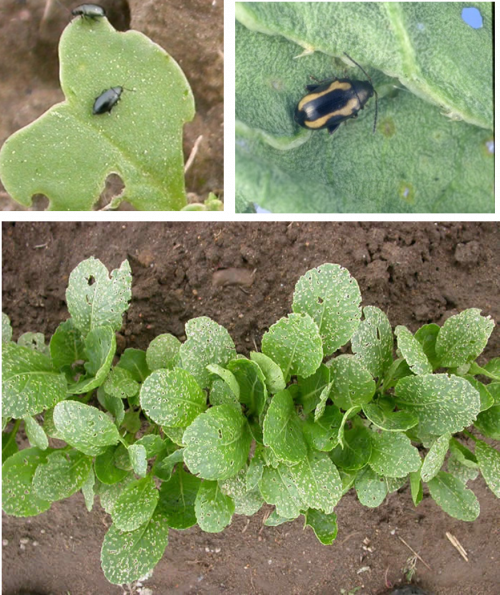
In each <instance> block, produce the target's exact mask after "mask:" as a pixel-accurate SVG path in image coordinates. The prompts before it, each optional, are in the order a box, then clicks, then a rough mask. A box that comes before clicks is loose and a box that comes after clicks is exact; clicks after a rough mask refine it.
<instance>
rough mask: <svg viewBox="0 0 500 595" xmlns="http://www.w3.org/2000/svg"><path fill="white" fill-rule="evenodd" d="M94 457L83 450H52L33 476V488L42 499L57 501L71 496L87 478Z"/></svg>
mask: <svg viewBox="0 0 500 595" xmlns="http://www.w3.org/2000/svg"><path fill="white" fill-rule="evenodd" d="M91 470H92V459H91V458H90V457H88V456H86V455H84V454H83V453H81V452H78V451H76V450H70V451H69V452H60V451H55V452H52V453H51V454H50V455H49V456H48V457H47V462H46V463H41V464H40V465H38V467H37V469H36V471H35V475H34V476H33V489H34V490H35V492H36V494H37V496H38V497H39V498H41V499H42V500H49V501H50V502H55V501H56V500H63V499H64V498H69V497H70V496H71V495H72V494H74V493H75V492H77V491H78V490H79V489H80V488H81V487H82V486H83V485H84V483H85V481H86V480H87V478H88V476H89V474H90V472H91Z"/></svg>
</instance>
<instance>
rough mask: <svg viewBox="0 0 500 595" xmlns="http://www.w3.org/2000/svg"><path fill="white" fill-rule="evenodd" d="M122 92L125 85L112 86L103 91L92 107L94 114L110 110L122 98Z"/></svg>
mask: <svg viewBox="0 0 500 595" xmlns="http://www.w3.org/2000/svg"><path fill="white" fill-rule="evenodd" d="M122 93H123V87H111V89H107V90H106V91H103V92H102V93H101V94H100V95H99V97H96V100H95V101H94V107H93V108H92V113H93V114H94V116H97V115H99V114H105V113H107V112H110V111H111V110H112V109H113V108H114V106H115V105H116V104H117V103H118V101H119V100H120V97H121V94H122Z"/></svg>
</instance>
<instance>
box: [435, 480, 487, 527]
mask: <svg viewBox="0 0 500 595" xmlns="http://www.w3.org/2000/svg"><path fill="white" fill-rule="evenodd" d="M427 485H428V486H429V491H430V493H431V496H432V498H433V499H434V500H435V501H436V503H437V504H438V505H439V506H440V507H441V508H442V509H443V510H444V511H445V512H446V513H447V514H449V515H450V516H452V517H454V518H456V519H460V520H461V521H475V520H476V518H477V517H478V516H479V502H478V501H477V498H476V496H475V495H474V492H471V490H468V489H467V488H466V487H465V485H464V484H463V483H462V482H461V481H460V480H459V479H457V478H456V477H454V476H453V475H450V474H449V473H445V472H444V471H439V472H438V474H437V475H436V476H435V477H433V478H432V479H431V480H430V481H429V483H428V484H427Z"/></svg>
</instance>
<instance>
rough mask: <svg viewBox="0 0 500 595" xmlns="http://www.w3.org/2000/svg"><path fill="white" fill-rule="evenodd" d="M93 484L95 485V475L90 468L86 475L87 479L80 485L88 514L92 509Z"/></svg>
mask: <svg viewBox="0 0 500 595" xmlns="http://www.w3.org/2000/svg"><path fill="white" fill-rule="evenodd" d="M94 484H95V475H94V472H93V471H92V467H91V468H90V473H89V474H88V475H87V479H86V480H85V481H84V482H83V485H82V494H83V498H84V500H85V507H86V508H87V511H88V512H90V511H91V510H92V508H93V507H94V496H95V494H94Z"/></svg>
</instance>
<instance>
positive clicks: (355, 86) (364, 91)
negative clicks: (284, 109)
mask: <svg viewBox="0 0 500 595" xmlns="http://www.w3.org/2000/svg"><path fill="white" fill-rule="evenodd" d="M344 54H345V55H346V56H347V57H348V58H349V60H351V62H353V63H354V64H355V65H356V66H357V67H358V68H359V69H360V70H361V71H362V72H363V73H364V74H365V75H366V77H367V78H368V79H369V81H370V82H367V81H352V80H350V79H333V80H327V81H318V82H317V84H315V85H307V87H306V89H307V90H308V91H309V92H308V94H307V95H306V96H305V97H303V98H302V99H301V100H300V101H299V104H298V105H297V107H296V109H295V121H296V122H297V124H299V125H300V126H302V127H303V128H308V129H309V130H321V129H322V128H327V129H328V132H329V133H330V134H333V133H334V132H335V130H337V128H338V127H339V126H340V125H341V124H342V122H345V121H346V120H348V119H349V118H356V117H357V116H358V113H359V111H360V110H362V109H363V108H364V107H365V105H366V103H367V101H368V100H369V99H370V97H373V95H375V120H374V123H373V132H375V128H376V127H377V114H378V95H377V91H375V89H374V87H373V84H372V80H371V78H370V77H369V76H368V74H367V73H366V72H365V70H364V69H363V68H361V66H360V65H359V64H358V63H357V62H356V61H355V60H353V59H352V58H351V57H350V56H349V55H348V54H346V53H345V52H344Z"/></svg>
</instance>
